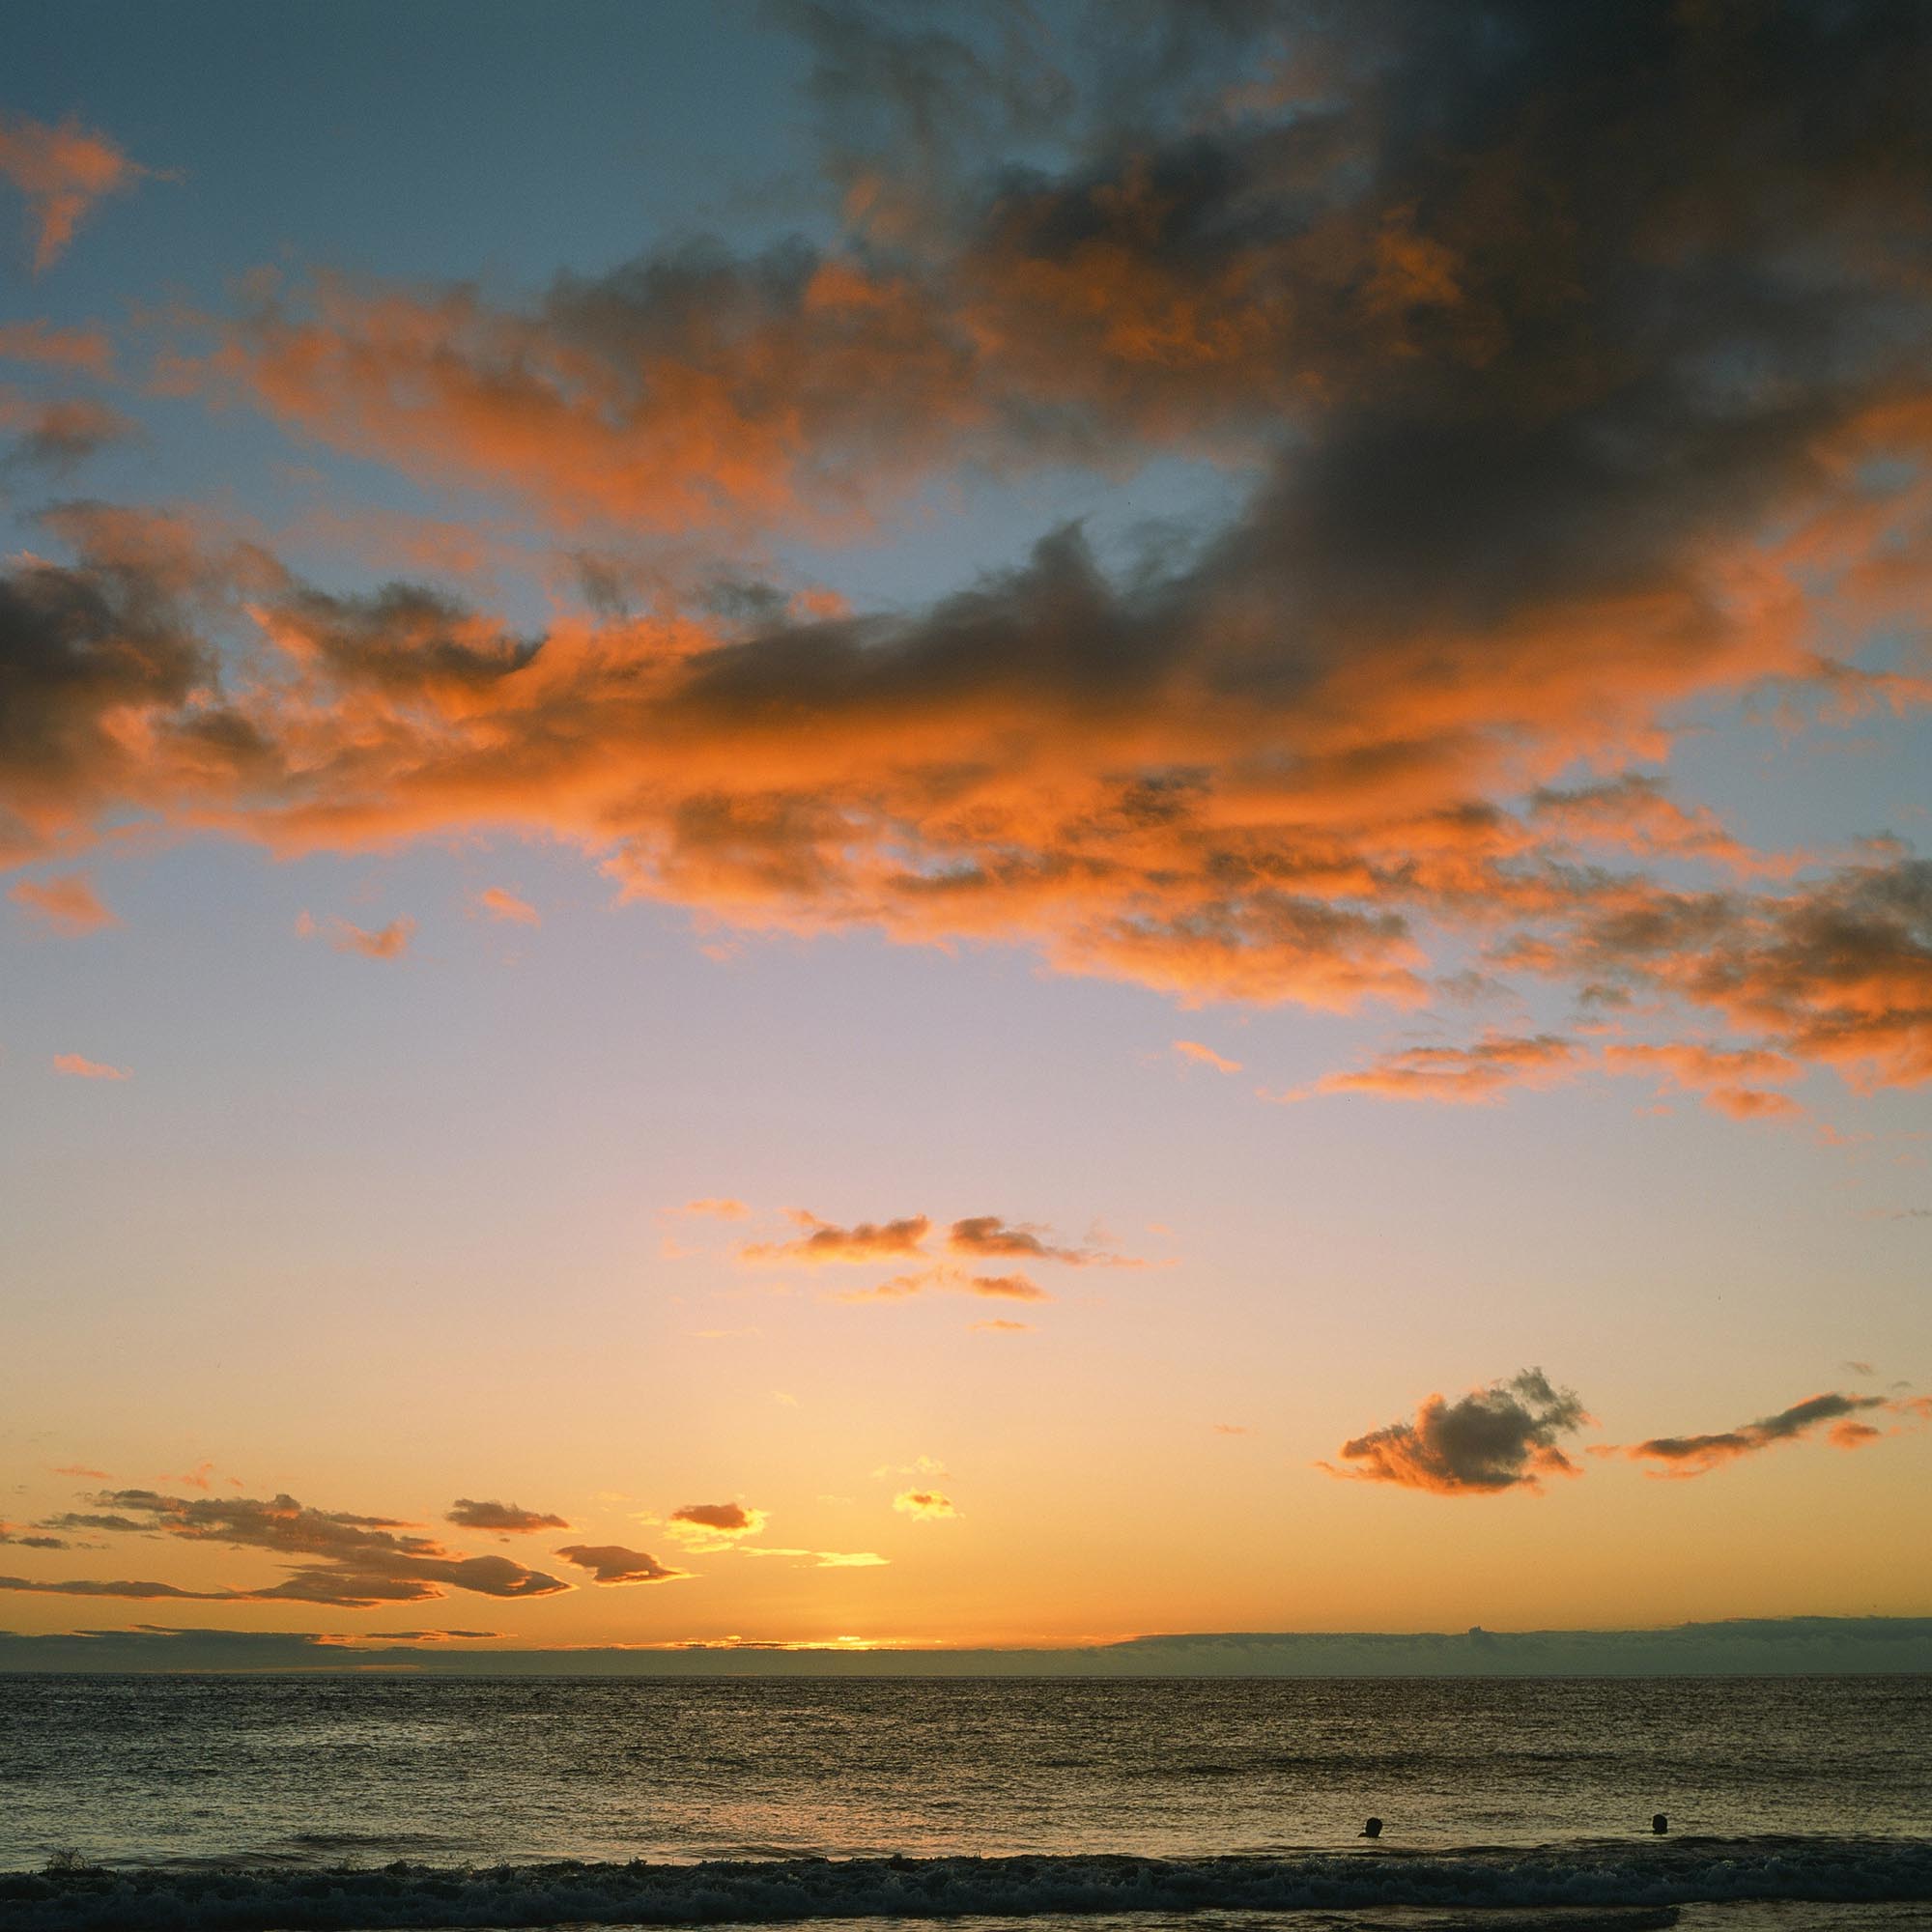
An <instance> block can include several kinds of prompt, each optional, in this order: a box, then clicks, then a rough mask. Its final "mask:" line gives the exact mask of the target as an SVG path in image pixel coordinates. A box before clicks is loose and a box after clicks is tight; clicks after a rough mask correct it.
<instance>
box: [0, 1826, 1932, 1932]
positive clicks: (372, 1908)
mask: <svg viewBox="0 0 1932 1932" xmlns="http://www.w3.org/2000/svg"><path fill="white" fill-rule="evenodd" d="M1746 1899H1759V1900H1774V1899H1776V1900H1806V1901H1812V1902H1818V1903H1835V1904H1851V1903H1881V1902H1898V1901H1911V1900H1932V1840H1925V1839H1900V1838H1870V1839H1865V1838H1822V1837H1755V1838H1696V1839H1690V1838H1684V1839H1671V1840H1668V1841H1662V1842H1658V1843H1640V1844H1631V1843H1628V1842H1621V1843H1610V1842H1585V1843H1575V1844H1568V1845H1549V1846H1540V1847H1536V1848H1534V1849H1523V1850H1518V1849H1510V1848H1502V1847H1475V1848H1470V1849H1467V1850H1463V1851H1453V1852H1441V1851H1435V1852H1409V1851H1403V1850H1399V1849H1395V1848H1389V1847H1377V1848H1374V1849H1358V1850H1353V1851H1346V1852H1344V1851H1311V1852H1301V1853H1293V1854H1288V1855H1283V1856H1279V1857H1266V1858H1264V1857H1258V1856H1243V1857H1233V1858H1206V1859H1148V1858H1116V1857H1097V1856H1086V1857H1043V1856H1042V1857H1021V1858H998V1859H994V1858H938V1859H900V1858H895V1859H836V1860H835V1859H772V1860H761V1861H733V1862H723V1861H717V1862H708V1863H702V1864H691V1865H668V1864H644V1863H632V1864H614V1863H608V1864H607V1863H586V1862H580V1861H561V1862H554V1863H543V1864H518V1865H500V1866H496V1867H491V1868H484V1867H450V1866H435V1865H421V1864H410V1863H403V1864H391V1865H385V1866H382V1867H380V1868H366V1867H365V1868H357V1867H349V1866H338V1867H334V1868H328V1869H314V1868H310V1869H306V1870H299V1871H291V1870H287V1869H283V1870H260V1869H250V1868H242V1867H231V1868H217V1869H209V1868H206V1867H201V1868H197V1869H192V1870H181V1869H169V1868H144V1869H140V1870H128V1871H108V1870H80V1871H70V1872H43V1873H25V1872H14V1873H5V1874H0V1932H189V1928H193V1932H384V1928H390V1927H404V1926H505V1927H507V1926H540V1925H541V1926H554V1925H567V1924H574V1925H639V1926H646V1925H710V1924H721V1923H727V1922H737V1923H752V1924H761V1923H773V1922H776V1921H781V1920H807V1919H827V1918H957V1917H961V1916H966V1915H972V1916H985V1917H994V1916H997V1917H1007V1918H1014V1917H1035V1916H1039V1915H1045V1914H1090V1913H1109V1914H1119V1913H1140V1912H1157V1913H1166V1914H1173V1913H1184V1912H1200V1911H1262V1912H1284V1911H1296V1910H1300V1911H1323V1910H1325V1911H1330V1912H1334V1911H1345V1912H1348V1911H1367V1910H1373V1909H1376V1908H1384V1907H1391V1906H1401V1907H1424V1908H1435V1909H1437V1910H1448V1911H1478V1912H1494V1911H1500V1910H1506V1909H1508V1908H1515V1909H1516V1910H1517V1911H1518V1912H1520V1911H1523V1910H1525V1909H1527V1910H1531V1911H1534V1910H1538V1909H1541V1910H1543V1911H1551V1910H1558V1911H1562V1912H1563V1913H1564V1914H1565V1915H1566V1917H1565V1919H1564V1921H1563V1922H1565V1923H1567V1924H1569V1925H1571V1926H1572V1927H1573V1932H1580V1928H1581V1927H1582V1926H1583V1925H1586V1924H1588V1923H1591V1922H1593V1921H1594V1922H1596V1923H1600V1924H1615V1925H1620V1926H1625V1927H1632V1928H1634V1927H1636V1926H1640V1925H1666V1924H1668V1923H1669V1922H1670V1921H1671V1919H1672V1918H1674V1916H1675V1915H1674V1913H1673V1912H1672V1911H1671V1910H1670V1909H1669V1908H1672V1907H1675V1906H1679V1905H1689V1904H1693V1903H1697V1904H1701V1903H1709V1902H1716V1901H1727V1900H1746Z"/></svg>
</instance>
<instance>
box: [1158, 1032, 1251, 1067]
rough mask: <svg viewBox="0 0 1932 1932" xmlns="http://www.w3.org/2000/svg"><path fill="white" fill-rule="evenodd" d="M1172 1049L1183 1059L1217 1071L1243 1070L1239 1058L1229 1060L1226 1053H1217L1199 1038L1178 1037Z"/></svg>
mask: <svg viewBox="0 0 1932 1932" xmlns="http://www.w3.org/2000/svg"><path fill="white" fill-rule="evenodd" d="M1172 1051H1173V1052H1174V1053H1175V1055H1176V1056H1177V1057H1178V1058H1179V1059H1181V1060H1187V1061H1192V1062H1194V1063H1195V1064H1196V1065H1201V1066H1211V1067H1212V1068H1213V1069H1214V1071H1215V1072H1216V1073H1238V1072H1240V1070H1241V1063H1240V1062H1239V1061H1238V1060H1229V1059H1228V1058H1227V1057H1226V1056H1225V1055H1223V1054H1219V1053H1216V1052H1215V1051H1214V1049H1213V1048H1212V1047H1211V1046H1203V1045H1202V1044H1201V1042H1200V1041H1199V1040H1198V1039H1178V1040H1176V1041H1175V1042H1174V1045H1173V1048H1172Z"/></svg>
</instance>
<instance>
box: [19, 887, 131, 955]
mask: <svg viewBox="0 0 1932 1932" xmlns="http://www.w3.org/2000/svg"><path fill="white" fill-rule="evenodd" d="M7 896H8V897H9V898H10V899H12V900H13V901H14V904H15V905H16V906H18V907H19V908H20V909H21V910H22V911H23V912H25V913H26V914H28V916H29V917H31V918H33V919H36V920H38V921H40V922H41V923H42V924H43V925H45V926H47V927H48V928H49V929H50V930H52V931H54V932H57V933H59V934H60V935H61V937H62V938H64V939H78V938H80V937H82V936H83V935H84V934H86V933H90V932H99V930H100V929H101V928H102V927H103V926H108V925H119V924H120V923H121V922H120V921H119V920H118V919H116V918H115V916H114V915H113V914H112V913H111V912H109V911H108V909H107V908H106V907H105V906H104V905H102V904H101V902H100V897H99V894H97V893H96V892H95V890H94V885H93V882H92V881H91V880H90V879H89V878H88V876H87V874H86V873H85V872H64V873H62V874H61V875H60V876H59V877H58V878H50V879H22V880H20V881H19V883H18V884H17V885H14V886H10V887H9V888H8V890H7Z"/></svg>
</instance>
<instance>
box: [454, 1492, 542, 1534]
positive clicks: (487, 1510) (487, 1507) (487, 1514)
mask: <svg viewBox="0 0 1932 1932" xmlns="http://www.w3.org/2000/svg"><path fill="white" fill-rule="evenodd" d="M443 1521H445V1522H453V1523H455V1524H456V1525H457V1527H458V1528H459V1529H488V1530H495V1531H497V1532H498V1533H499V1534H501V1535H504V1536H534V1535H535V1534H536V1533H537V1531H539V1530H544V1529H568V1528H569V1527H570V1524H569V1523H568V1522H566V1521H565V1520H563V1518H562V1517H560V1516H547V1515H545V1514H543V1513H542V1512H541V1511H539V1510H527V1509H525V1508H523V1507H522V1506H521V1505H520V1504H517V1503H499V1502H495V1501H489V1502H478V1501H476V1500H474V1499H473V1498H471V1497H469V1496H458V1497H457V1499H456V1500H455V1501H454V1502H453V1503H451V1504H450V1506H449V1510H448V1513H447V1514H446V1515H445V1516H444V1518H443Z"/></svg>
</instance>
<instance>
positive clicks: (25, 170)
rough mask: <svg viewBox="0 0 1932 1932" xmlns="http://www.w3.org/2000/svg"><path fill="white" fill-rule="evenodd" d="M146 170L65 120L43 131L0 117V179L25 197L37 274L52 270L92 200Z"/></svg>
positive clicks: (41, 125)
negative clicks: (32, 234)
mask: <svg viewBox="0 0 1932 1932" xmlns="http://www.w3.org/2000/svg"><path fill="white" fill-rule="evenodd" d="M151 172H152V170H151V169H148V168H144V167H141V166H140V165H139V164H138V163H136V162H134V161H130V160H129V159H128V156H126V155H124V154H123V153H122V152H121V150H120V149H119V148H117V147H116V146H115V145H114V143H113V142H112V141H110V140H109V139H108V138H107V137H106V135H104V134H98V133H93V132H90V131H89V130H88V129H87V128H83V127H82V126H81V125H80V123H79V122H78V121H76V120H74V119H72V118H71V117H70V118H69V119H68V120H66V121H63V122H62V123H61V124H60V125H59V126H58V127H49V126H48V125H47V124H46V123H45V122H43V121H29V120H26V119H24V118H21V119H18V120H14V119H9V118H8V117H6V116H0V177H4V178H5V179H6V180H8V181H10V182H12V183H13V185H14V186H15V187H16V188H18V189H19V191H20V193H21V194H22V195H23V196H24V197H25V198H26V203H27V217H28V220H29V222H30V223H31V224H32V227H33V231H34V273H35V274H37V275H38V274H40V273H42V272H43V270H46V269H49V268H51V267H52V266H53V264H54V262H55V261H56V260H57V259H58V257H59V256H60V254H61V253H62V251H63V250H64V249H65V248H66V247H67V244H68V243H69V242H70V241H71V240H72V239H73V232H74V230H75V228H76V227H78V226H79V224H80V222H81V219H82V218H83V217H84V216H85V215H86V213H87V212H88V210H89V209H90V208H92V207H93V206H94V204H95V203H96V202H98V201H99V200H100V199H102V197H103V196H106V195H110V194H119V193H124V192H126V191H127V190H128V188H130V187H132V186H133V185H134V184H135V183H136V182H138V181H140V180H141V179H142V178H143V177H144V176H146V175H148V174H150V173H151Z"/></svg>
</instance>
